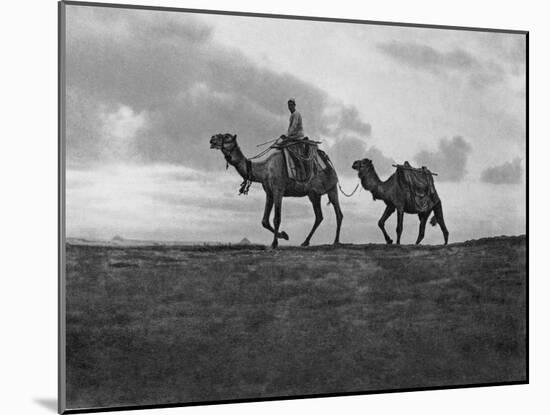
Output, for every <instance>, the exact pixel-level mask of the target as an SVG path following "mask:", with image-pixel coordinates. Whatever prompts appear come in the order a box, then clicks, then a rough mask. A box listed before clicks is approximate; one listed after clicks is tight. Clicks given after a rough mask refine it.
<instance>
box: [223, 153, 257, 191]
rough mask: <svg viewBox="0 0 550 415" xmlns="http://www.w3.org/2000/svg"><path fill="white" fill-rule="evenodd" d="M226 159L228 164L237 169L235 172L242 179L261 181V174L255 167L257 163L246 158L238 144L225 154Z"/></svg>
mask: <svg viewBox="0 0 550 415" xmlns="http://www.w3.org/2000/svg"><path fill="white" fill-rule="evenodd" d="M226 160H227V162H228V163H229V164H231V165H232V166H233V167H235V170H237V172H238V173H239V175H240V176H241V177H242V178H243V179H245V180H251V181H253V182H261V181H262V180H261V179H262V177H261V174H259V173H260V172H259V171H258V169H257V168H256V167H257V166H256V164H257V163H254V162H251V161H250V160H248V159H247V158H246V157H245V156H244V154H243V152H242V151H241V149H240V147H239V146H236V147H235V148H234V149H233V150H231V152H230V153H229V155H227V156H226ZM247 163H248V166H247Z"/></svg>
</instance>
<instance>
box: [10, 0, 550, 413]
mask: <svg viewBox="0 0 550 415" xmlns="http://www.w3.org/2000/svg"><path fill="white" fill-rule="evenodd" d="M135 3H138V4H147V5H157V6H173V7H188V8H204V9H217V10H235V11H253V12H261V13H280V14H295V15H305V16H323V17H327V16H328V17H342V18H358V19H366V20H367V19H368V20H384V21H401V22H411V23H432V24H446V25H460V26H477V27H495V28H507V29H520V30H529V31H530V54H531V58H530V74H529V76H530V113H531V114H530V121H531V122H530V160H529V161H530V166H529V175H530V190H531V191H530V209H529V213H530V223H531V226H530V238H529V239H530V245H531V252H530V291H531V297H530V315H531V319H530V331H531V336H530V381H531V384H530V385H525V386H523V385H522V386H510V387H491V388H477V389H467V390H449V391H431V392H415V393H399V394H384V395H370V396H369V395H367V396H358V397H347V398H331V399H308V400H297V401H286V402H268V403H252V404H238V405H222V406H204V407H194V408H176V409H163V410H155V411H141V412H139V413H143V414H148V413H164V414H176V413H177V414H221V413H223V414H226V413H228V414H237V413H238V414H241V413H244V414H255V413H258V412H261V413H267V414H276V413H277V414H278V413H280V412H282V411H284V412H287V413H304V412H310V411H311V412H316V413H334V412H346V413H364V412H366V411H368V412H369V413H372V414H377V413H384V414H392V413H396V414H397V413H407V414H441V413H445V414H464V413H474V414H477V413H499V414H514V415H517V414H519V413H523V412H525V413H532V414H537V413H547V412H546V411H548V408H549V407H550V405H549V404H548V401H549V400H550V396H548V395H550V394H549V391H550V388H549V387H550V382H549V381H548V376H549V374H550V373H549V358H548V356H549V355H550V344H549V343H550V342H549V334H548V333H549V331H550V329H549V324H548V319H547V317H548V316H550V313H549V311H550V310H549V306H548V304H549V303H550V299H549V298H548V297H549V289H550V285H549V282H548V281H549V279H550V275H548V273H547V267H546V266H545V262H546V258H545V253H546V247H545V245H544V244H545V240H544V237H545V235H546V232H547V231H548V230H549V229H548V219H547V218H546V217H545V216H546V215H545V213H546V212H545V210H546V208H548V204H547V201H548V197H547V192H548V184H547V182H546V180H547V179H548V177H547V176H548V168H547V163H545V160H546V159H547V150H548V147H549V145H548V142H549V140H550V132H549V131H548V117H549V116H548V114H549V113H550V111H549V107H548V103H547V101H548V92H549V89H548V78H549V76H550V67H549V62H550V61H549V50H550V46H549V45H550V36H549V32H550V25H549V24H548V12H547V11H546V10H545V7H544V2H535V1H502V0H501V1H483V2H482V1H480V0H472V1H470V0H462V1H452V2H445V1H428V0H415V1H406V0H404V1H395V0H384V1H375V2H369V4H367V5H363V2H358V1H353V0H338V1H332V2H326V3H320V2H319V1H298V0H296V1H290V0H278V1H269V2H265V3H261V4H260V3H259V2H254V1H249V0H231V1H230V2H227V1H226V2H224V1H222V0H203V1H199V0H185V1H183V0H180V1H166V0H165V1H162V0H153V1H147V0H139V1H138V0H136V2H135ZM0 17H1V22H0V23H1V24H0V31H1V37H0V39H1V45H2V48H1V55H0V56H1V57H2V60H1V64H0V74H1V76H0V80H1V81H0V82H1V86H2V87H1V89H0V97H1V99H0V105H1V112H0V114H1V116H0V120H1V124H0V126H1V128H0V158H1V161H0V169H1V176H0V177H1V181H0V183H1V185H2V187H1V189H2V198H1V202H2V203H0V218H1V222H0V223H1V225H2V226H1V228H0V230H1V233H0V244H1V250H0V261H1V262H0V273H1V274H0V276H1V277H0V282H1V286H0V288H1V289H0V296H1V297H0V299H1V301H0V317H1V321H2V325H1V326H0V327H1V336H2V337H1V341H0V347H1V349H0V359H1V361H0V379H1V382H2V384H1V393H0V394H1V396H2V399H1V400H0V411H1V412H2V413H14V414H18V413H24V414H35V413H36V414H48V413H49V414H52V413H54V408H55V405H56V394H57V245H56V244H57V217H56V215H57V118H56V117H57V4H56V1H54V0H26V1H13V0H12V1H10V2H4V4H2V10H1V13H0ZM6 91H7V95H6ZM535 189H536V190H537V191H535ZM503 208H505V207H503ZM545 407H546V410H545V409H544V408H545ZM134 413H136V412H134Z"/></svg>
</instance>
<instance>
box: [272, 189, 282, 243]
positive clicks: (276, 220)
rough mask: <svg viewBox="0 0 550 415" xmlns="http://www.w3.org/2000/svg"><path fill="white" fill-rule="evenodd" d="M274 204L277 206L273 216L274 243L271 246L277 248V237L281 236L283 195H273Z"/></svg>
mask: <svg viewBox="0 0 550 415" xmlns="http://www.w3.org/2000/svg"><path fill="white" fill-rule="evenodd" d="M273 202H274V204H275V215H274V216H273V227H274V230H273V242H272V244H271V247H272V248H277V246H279V241H278V240H277V236H278V235H279V226H281V210H282V205H283V194H282V193H280V194H279V193H275V194H274V195H273Z"/></svg>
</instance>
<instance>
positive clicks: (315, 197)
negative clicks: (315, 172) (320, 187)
mask: <svg viewBox="0 0 550 415" xmlns="http://www.w3.org/2000/svg"><path fill="white" fill-rule="evenodd" d="M308 197H309V200H311V204H312V205H313V212H314V213H315V222H314V223H313V228H311V231H310V232H309V235H308V236H307V238H306V240H305V241H304V242H303V243H302V246H309V241H310V239H311V237H312V236H313V234H314V233H315V230H316V229H317V228H318V227H319V225H320V224H321V222H322V221H323V211H322V210H321V195H319V194H316V193H315V194H311V195H308Z"/></svg>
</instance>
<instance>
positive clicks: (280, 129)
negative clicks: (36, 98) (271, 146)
mask: <svg viewBox="0 0 550 415" xmlns="http://www.w3.org/2000/svg"><path fill="white" fill-rule="evenodd" d="M68 10H69V14H68V19H69V21H71V20H70V18H71V16H72V17H73V18H74V19H80V21H81V22H87V23H88V24H80V25H79V24H74V25H72V26H71V25H69V27H68V33H67V91H68V100H67V137H68V140H67V160H68V164H69V165H79V164H86V163H90V162H92V163H93V162H97V161H100V162H101V161H102V157H104V153H105V148H104V147H105V141H101V140H99V139H98V137H97V136H98V134H100V127H101V122H102V120H101V116H100V112H101V111H103V112H107V113H113V112H116V111H117V110H118V109H119V108H120V107H121V106H126V107H129V108H131V109H132V111H133V113H134V114H146V119H147V123H146V125H145V126H144V127H143V128H141V129H139V130H138V131H137V133H136V137H135V138H134V139H133V141H132V143H131V145H132V146H133V147H134V148H133V151H131V152H130V153H131V154H134V155H135V156H136V157H137V159H138V161H140V162H142V163H148V162H169V163H177V164H182V165H186V166H190V167H193V168H196V169H214V168H222V167H223V163H221V162H220V157H221V156H220V154H217V153H216V152H214V151H211V150H210V149H209V146H208V140H209V138H210V136H211V135H213V134H215V133H219V132H232V133H236V134H238V137H239V141H240V143H241V146H242V147H243V150H244V151H245V152H247V153H248V154H251V153H253V152H256V151H257V149H256V148H255V144H257V143H258V142H263V141H267V140H268V139H271V138H274V137H278V136H279V135H280V134H281V133H284V132H285V130H286V127H287V123H288V116H289V114H288V111H287V109H286V101H287V99H288V98H289V97H291V96H293V97H296V99H297V106H298V109H299V110H300V111H301V112H302V116H303V118H304V124H305V130H306V134H307V135H309V136H311V137H313V138H321V139H322V138H323V137H327V136H328V137H330V138H332V139H334V140H335V141H336V142H338V140H339V139H342V140H344V136H346V137H353V138H354V139H356V140H358V139H359V138H361V139H363V140H364V139H365V138H366V137H368V136H369V135H370V132H371V127H370V125H369V124H368V123H366V122H365V121H363V120H362V119H361V118H360V116H359V113H358V111H357V109H356V108H354V107H348V106H343V105H336V106H335V104H334V102H331V101H330V97H328V96H327V94H326V93H325V92H324V91H322V90H320V89H319V88H316V87H315V86H312V85H310V84H308V83H305V82H303V81H301V80H299V79H298V78H296V77H294V76H292V75H290V74H280V73H275V72H273V71H271V70H269V69H265V68H262V67H259V66H257V65H255V64H254V63H253V62H251V61H250V60H249V59H247V58H246V57H245V56H243V55H242V54H241V53H239V52H238V51H235V50H228V49H226V48H222V47H221V46H219V45H217V44H216V43H215V42H214V41H213V38H212V31H211V28H210V27H208V26H206V25H204V24H203V23H201V22H198V21H197V20H196V19H195V18H194V17H193V16H186V15H183V14H177V15H174V14H170V13H163V14H160V13H159V14H155V15H154V16H153V18H150V16H151V15H150V16H149V17H147V15H144V14H143V13H141V12H139V11H129V10H117V9H101V8H87V7H78V6H70V7H69V8H68ZM74 19H73V21H74ZM94 22H100V23H101V27H107V28H109V29H108V30H96V29H94V27H95V25H94ZM334 108H336V110H334ZM329 114H330V115H329ZM342 146H344V147H346V146H348V144H346V143H344V144H342ZM329 151H330V150H329ZM361 153H362V154H366V149H363V151H362V152H361V151H360V153H354V156H356V155H358V154H361ZM342 154H347V152H346V150H345V149H344V150H343V153H342ZM338 164H339V166H338V167H339V168H344V164H345V166H346V168H347V167H349V166H347V165H348V164H349V165H351V163H350V161H349V160H346V161H345V163H342V165H341V166H340V163H338ZM349 170H350V171H351V168H349Z"/></svg>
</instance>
